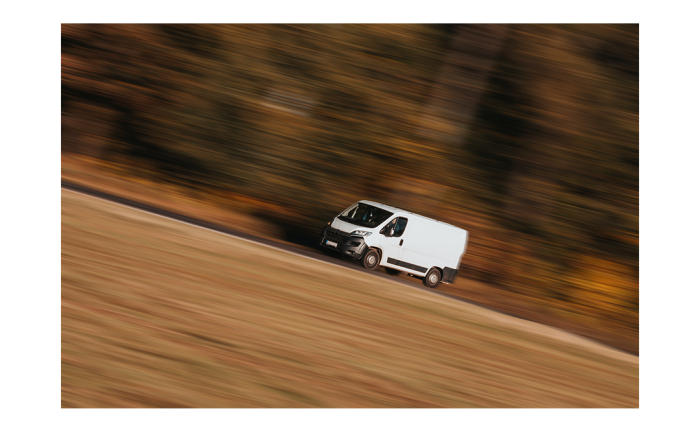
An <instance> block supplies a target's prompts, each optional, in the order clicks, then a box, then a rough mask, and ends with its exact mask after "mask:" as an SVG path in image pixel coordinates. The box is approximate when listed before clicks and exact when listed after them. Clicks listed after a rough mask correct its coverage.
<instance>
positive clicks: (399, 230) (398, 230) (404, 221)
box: [394, 217, 408, 237]
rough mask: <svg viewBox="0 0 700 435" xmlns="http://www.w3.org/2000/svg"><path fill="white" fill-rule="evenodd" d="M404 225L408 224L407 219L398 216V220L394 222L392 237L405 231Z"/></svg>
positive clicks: (398, 235) (399, 235)
mask: <svg viewBox="0 0 700 435" xmlns="http://www.w3.org/2000/svg"><path fill="white" fill-rule="evenodd" d="M406 225H408V219H406V218H404V217H400V218H399V220H398V222H396V228H395V229H394V237H401V236H402V235H403V232H404V231H406Z"/></svg>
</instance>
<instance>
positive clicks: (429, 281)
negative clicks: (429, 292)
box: [423, 267, 442, 288]
mask: <svg viewBox="0 0 700 435" xmlns="http://www.w3.org/2000/svg"><path fill="white" fill-rule="evenodd" d="M441 278H442V274H441V273H440V271H439V270H437V269H436V268H434V267H433V268H432V269H430V270H429V271H428V273H427V275H425V276H424V277H423V284H425V286H426V287H430V288H435V287H437V286H438V284H440V279H441Z"/></svg>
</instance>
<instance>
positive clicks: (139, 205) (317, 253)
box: [61, 180, 636, 356]
mask: <svg viewBox="0 0 700 435" xmlns="http://www.w3.org/2000/svg"><path fill="white" fill-rule="evenodd" d="M61 188H62V189H66V190H71V191H74V192H78V193H81V194H84V195H89V196H92V197H95V198H99V199H103V200H106V201H111V202H114V203H117V204H122V205H125V206H127V207H131V208H134V209H137V210H141V211H144V212H147V213H152V214H155V215H158V216H163V217H165V218H168V219H173V220H176V221H180V222H184V223H187V224H190V225H195V226H198V227H201V228H206V229H208V230H212V231H217V232H219V233H222V234H227V235H229V236H233V237H238V238H241V239H244V240H249V241H251V242H254V243H259V244H261V245H265V246H269V247H271V248H275V249H280V250H283V251H287V252H291V253H294V254H297V255H301V256H303V257H307V258H310V259H313V260H317V261H323V262H325V263H329V264H334V265H336V266H340V267H345V268H348V269H353V270H356V271H359V272H362V273H369V274H372V275H374V276H375V277H376V278H378V279H388V280H391V281H393V282H396V283H400V284H403V285H407V286H410V287H413V288H416V289H418V290H421V291H425V292H429V293H433V294H436V295H439V296H442V297H446V298H449V299H453V300H456V301H460V302H462V303H468V304H471V305H475V306H479V307H482V308H485V309H488V310H490V311H493V312H496V313H500V314H503V315H505V316H510V317H516V318H520V319H523V320H527V321H531V320H529V319H526V318H524V317H520V316H514V315H512V314H509V313H504V312H502V311H499V310H495V309H493V308H491V307H488V306H485V305H482V304H478V303H475V302H473V301H470V300H468V299H465V298H461V297H459V296H455V295H452V294H449V293H445V292H443V291H440V286H444V285H446V284H440V286H438V287H437V288H436V289H430V288H428V287H425V286H424V285H423V283H422V281H421V280H419V279H416V280H415V283H414V282H411V281H407V280H405V279H401V278H399V277H393V276H391V275H389V274H388V273H387V272H386V271H385V270H384V268H383V267H378V268H377V269H376V270H373V271H371V270H367V269H365V268H364V267H362V266H361V265H360V263H359V262H357V261H353V260H351V259H349V258H348V259H346V258H342V257H338V256H336V255H335V254H334V253H332V252H331V251H325V250H323V249H322V248H321V247H320V246H319V247H318V249H317V250H311V249H309V248H306V249H304V248H300V247H298V246H294V245H289V244H286V243H282V242H279V241H276V240H271V239H266V238H263V237H259V236H255V235H252V234H248V233H245V232H243V231H240V230H237V229H234V228H229V227H226V226H223V225H218V224H215V223H211V222H207V221H205V220H202V219H197V218H194V217H191V216H186V215H183V214H180V213H175V212H173V211H169V210H166V209H163V208H160V207H155V206H153V205H150V204H146V203H143V202H139V201H134V200H131V199H127V198H123V197H120V196H117V195H112V194H109V193H106V192H102V191H99V190H96V189H92V188H90V187H87V186H82V185H78V184H75V183H71V182H68V181H63V180H61ZM320 231H321V229H320V228H319V233H320ZM550 327H551V326H550ZM551 328H553V329H557V330H560V329H559V328H554V327H551ZM560 331H563V330H560ZM563 332H566V333H568V334H571V335H574V336H577V337H579V338H582V339H584V340H587V341H590V342H593V343H596V344H598V345H600V346H604V347H608V348H610V349H614V348H612V347H610V346H607V345H605V344H603V343H599V342H596V341H594V340H591V339H589V338H587V337H583V336H579V335H577V334H573V333H570V332H567V331H563ZM615 350H616V351H620V352H623V353H628V352H625V351H623V350H620V349H615ZM630 355H633V354H630ZM635 356H636V355H635Z"/></svg>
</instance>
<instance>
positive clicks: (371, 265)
mask: <svg viewBox="0 0 700 435" xmlns="http://www.w3.org/2000/svg"><path fill="white" fill-rule="evenodd" d="M362 266H364V268H365V269H368V270H374V269H376V268H377V266H379V252H378V251H377V250H376V249H374V248H369V249H367V250H366V251H365V255H363V256H362Z"/></svg>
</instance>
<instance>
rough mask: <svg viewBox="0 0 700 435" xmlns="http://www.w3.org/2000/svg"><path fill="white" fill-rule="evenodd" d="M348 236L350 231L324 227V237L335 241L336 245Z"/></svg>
mask: <svg viewBox="0 0 700 435" xmlns="http://www.w3.org/2000/svg"><path fill="white" fill-rule="evenodd" d="M349 236H350V233H345V232H343V231H340V230H336V229H335V228H332V227H326V239H328V240H330V241H331V242H335V243H337V244H338V245H340V244H341V243H342V241H343V240H345V239H347V238H348V237H349Z"/></svg>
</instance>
